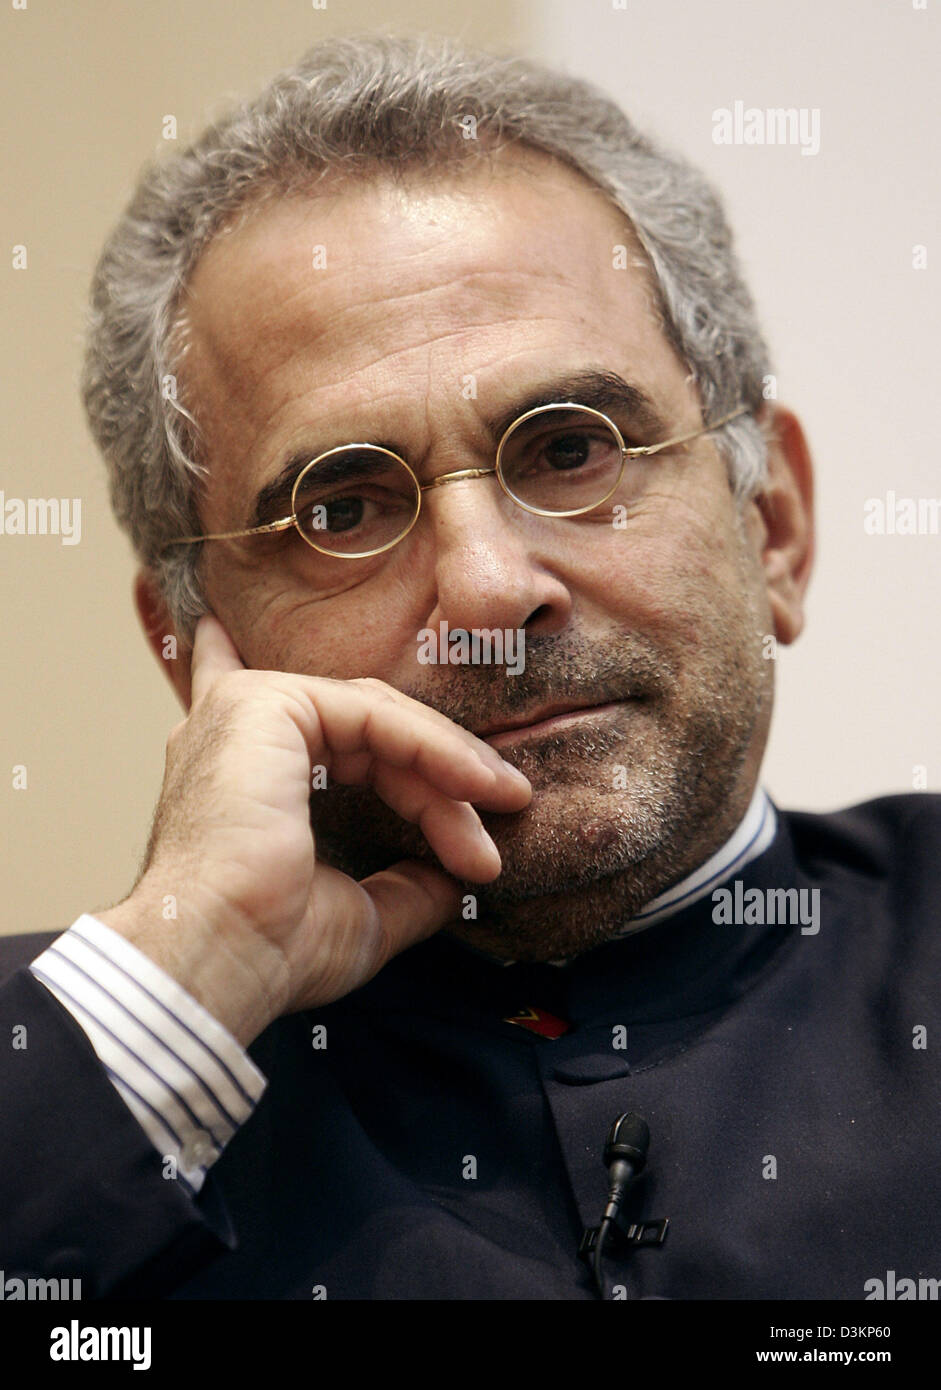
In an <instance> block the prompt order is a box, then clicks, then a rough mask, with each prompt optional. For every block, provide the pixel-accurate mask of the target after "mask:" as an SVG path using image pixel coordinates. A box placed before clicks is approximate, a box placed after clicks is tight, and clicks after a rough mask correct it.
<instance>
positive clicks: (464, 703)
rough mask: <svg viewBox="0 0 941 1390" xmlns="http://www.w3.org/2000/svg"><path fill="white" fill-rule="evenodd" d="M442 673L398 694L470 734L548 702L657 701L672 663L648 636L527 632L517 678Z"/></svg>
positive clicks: (482, 669) (475, 670) (490, 672)
mask: <svg viewBox="0 0 941 1390" xmlns="http://www.w3.org/2000/svg"><path fill="white" fill-rule="evenodd" d="M445 671H446V672H447V674H445V673H444V672H442V674H441V676H440V678H436V677H434V676H431V675H430V671H429V668H428V667H423V668H422V677H421V679H419V680H416V681H415V682H409V683H408V684H400V685H399V689H400V690H401V691H402V693H403V694H405V695H408V696H410V697H411V698H412V699H413V700H419V701H420V702H421V703H422V704H425V705H428V706H429V707H430V708H431V709H434V710H437V712H438V713H439V714H443V715H445V716H446V717H447V718H448V719H451V720H452V721H453V722H454V723H455V724H459V725H461V727H462V728H465V729H469V730H470V731H471V732H472V733H473V732H476V731H477V730H478V729H483V728H486V727H487V726H488V725H490V724H492V723H493V722H494V721H495V720H498V719H502V720H505V719H511V720H515V719H519V718H521V717H522V716H524V715H526V714H529V713H530V712H532V711H534V710H537V709H539V708H540V707H541V706H544V705H548V704H549V703H550V702H552V701H553V700H560V699H564V700H565V701H566V702H568V701H571V702H572V703H573V704H580V705H581V704H584V705H601V704H607V703H608V702H610V701H617V700H627V699H640V700H655V699H658V698H662V697H663V696H664V695H665V694H667V693H668V692H669V691H670V690H671V689H672V687H673V685H674V681H675V668H674V666H673V663H672V662H671V661H669V660H668V659H667V657H666V656H665V655H664V653H663V652H662V651H661V650H659V649H658V648H657V647H656V646H655V645H654V643H653V642H652V641H651V640H650V639H649V638H646V637H642V636H640V635H639V634H637V633H622V632H610V633H604V634H599V635H598V636H596V637H588V636H586V635H584V634H573V633H572V632H566V633H565V634H564V635H562V634H559V635H556V634H550V633H542V634H538V635H536V636H532V637H531V636H529V634H527V636H526V665H525V669H524V670H523V671H521V672H520V673H519V674H518V675H512V676H510V675H508V674H507V672H506V671H505V670H504V669H502V668H501V667H499V666H492V665H476V666H474V665H468V666H460V667H453V666H450V667H446V668H445ZM458 672H460V674H457V673H458Z"/></svg>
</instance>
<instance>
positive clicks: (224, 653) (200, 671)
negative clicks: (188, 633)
mask: <svg viewBox="0 0 941 1390" xmlns="http://www.w3.org/2000/svg"><path fill="white" fill-rule="evenodd" d="M244 670H245V666H244V663H243V662H242V659H241V657H240V656H239V654H238V652H237V651H236V649H235V647H234V645H233V642H232V639H231V637H230V636H229V634H228V633H227V632H226V630H225V628H224V627H223V626H222V624H221V623H220V621H219V619H218V618H217V617H215V615H214V614H212V613H204V614H203V616H202V617H201V618H200V620H199V622H198V623H197V624H196V632H195V635H194V637H193V654H192V657H191V658H190V681H191V689H192V699H191V705H195V704H196V702H197V701H198V700H201V699H202V697H203V696H204V695H205V693H206V691H207V690H208V689H209V687H210V686H211V685H212V683H213V681H214V680H215V679H216V678H217V677H218V676H222V675H225V673H226V671H244Z"/></svg>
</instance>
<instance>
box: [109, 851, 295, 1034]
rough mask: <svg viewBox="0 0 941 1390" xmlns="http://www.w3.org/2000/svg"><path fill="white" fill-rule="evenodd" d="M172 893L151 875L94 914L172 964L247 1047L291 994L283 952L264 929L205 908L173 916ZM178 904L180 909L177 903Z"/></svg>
mask: <svg viewBox="0 0 941 1390" xmlns="http://www.w3.org/2000/svg"><path fill="white" fill-rule="evenodd" d="M167 910H168V903H167V898H166V895H164V894H163V893H162V892H161V893H156V892H154V891H153V888H152V885H150V884H148V883H147V881H146V876H145V877H144V878H143V879H141V881H140V883H139V884H138V885H137V887H136V888H135V889H134V890H133V892H132V893H131V894H130V896H129V897H128V898H126V899H125V900H124V902H122V903H118V904H117V906H115V907H112V908H108V909H107V910H105V911H103V912H96V913H95V914H94V916H95V917H96V918H97V919H98V921H99V922H101V923H103V924H104V926H106V927H109V928H110V929H111V930H112V931H115V932H117V933H118V934H119V935H120V936H123V937H124V939H125V940H126V941H128V942H129V943H130V944H131V945H132V946H135V947H136V948H137V949H138V950H139V951H141V952H142V953H143V954H144V955H146V956H148V957H149V958H150V959H151V960H152V961H153V962H154V964H155V965H158V966H159V967H160V968H161V969H162V970H165V971H166V973H167V974H168V975H170V976H171V977H172V978H173V979H174V980H176V982H177V984H179V985H181V986H182V988H183V989H185V990H186V991H187V993H188V994H190V995H192V997H193V998H194V999H195V1000H196V1001H197V1002H198V1003H199V1004H201V1005H202V1007H203V1008H204V1009H206V1010H207V1011H208V1012H209V1013H211V1014H212V1015H213V1017H214V1018H216V1019H217V1020H218V1022H219V1023H221V1024H222V1026H223V1027H224V1028H226V1029H227V1030H228V1031H229V1032H230V1033H231V1034H232V1036H233V1037H234V1038H236V1039H237V1040H238V1042H239V1043H240V1044H241V1045H242V1046H243V1047H247V1046H248V1044H249V1043H250V1042H252V1041H253V1040H254V1039H255V1038H256V1037H258V1035H259V1034H260V1033H262V1032H263V1031H264V1030H265V1028H266V1027H267V1026H268V1024H269V1023H271V1022H272V1021H273V1020H274V1019H275V1018H277V1017H278V1016H279V1015H280V1014H282V1013H284V1012H285V1009H286V1004H287V1000H288V998H289V995H288V988H287V985H288V973H289V972H288V966H287V962H286V961H285V959H284V956H283V954H282V953H281V952H280V951H279V950H278V949H277V947H275V946H273V945H272V944H271V943H270V942H267V941H265V940H264V939H263V938H262V937H260V936H259V935H258V933H257V932H254V931H252V930H251V929H250V928H248V927H246V926H244V925H243V924H241V923H238V922H235V921H232V920H229V921H227V922H225V923H224V924H223V923H222V922H221V921H219V920H214V918H213V917H212V916H210V915H209V914H208V913H206V912H205V911H193V910H187V911H186V912H185V913H183V912H181V913H180V915H179V917H177V916H175V915H174V916H171V917H169V918H167V917H166V916H165V913H166V911H167ZM173 911H174V913H175V911H176V904H175V903H174V906H173Z"/></svg>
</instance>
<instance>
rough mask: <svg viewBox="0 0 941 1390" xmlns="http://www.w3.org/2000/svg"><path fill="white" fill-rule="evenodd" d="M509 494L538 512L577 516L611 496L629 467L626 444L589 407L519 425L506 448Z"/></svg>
mask: <svg viewBox="0 0 941 1390" xmlns="http://www.w3.org/2000/svg"><path fill="white" fill-rule="evenodd" d="M499 467H500V473H501V476H502V478H503V485H504V487H505V488H506V490H507V492H509V493H510V494H511V496H512V497H515V498H516V500H517V501H518V502H521V503H522V504H523V506H524V507H529V508H531V509H532V510H533V511H537V512H550V513H557V514H559V515H563V516H564V515H565V514H566V513H568V514H569V515H574V514H575V513H577V512H585V511H590V510H591V508H592V507H596V506H598V505H599V503H601V502H603V501H605V499H606V498H607V497H610V495H611V493H612V492H613V491H614V489H615V488H616V487H617V485H618V481H619V479H620V476H621V472H622V468H623V458H622V454H621V441H620V439H619V438H618V436H617V434H615V432H614V429H613V428H612V426H611V425H610V424H608V423H607V421H606V420H605V419H604V417H603V416H601V415H596V414H595V413H594V411H591V410H588V409H587V407H586V408H582V409H577V408H576V409H573V408H571V407H569V406H561V407H555V406H552V407H547V408H546V409H545V410H539V411H537V412H536V413H535V414H534V415H530V416H529V418H528V419H523V420H522V421H520V423H518V424H516V425H514V427H513V429H512V430H511V431H510V433H509V434H508V435H507V436H506V437H505V439H504V441H503V444H502V446H501V448H500V457H499Z"/></svg>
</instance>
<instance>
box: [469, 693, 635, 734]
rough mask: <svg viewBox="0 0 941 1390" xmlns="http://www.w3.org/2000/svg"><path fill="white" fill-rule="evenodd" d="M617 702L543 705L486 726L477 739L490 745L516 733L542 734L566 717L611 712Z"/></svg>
mask: <svg viewBox="0 0 941 1390" xmlns="http://www.w3.org/2000/svg"><path fill="white" fill-rule="evenodd" d="M618 703H620V702H619V701H604V702H603V703H599V704H573V703H572V702H571V701H560V702H558V703H557V704H553V705H545V706H543V708H542V709H538V710H534V711H533V712H532V713H531V714H524V715H520V717H519V718H518V719H507V720H504V721H503V722H502V723H493V724H488V725H487V726H486V727H485V728H484V729H482V730H481V731H480V732H479V733H478V734H477V737H478V738H481V739H483V740H484V741H485V742H488V743H492V742H493V740H494V739H496V738H500V737H501V736H502V735H505V734H506V735H509V734H513V733H515V732H517V731H523V730H525V731H526V732H530V731H532V732H542V731H543V729H544V728H545V729H546V731H548V730H549V729H550V728H552V727H555V726H557V725H560V724H562V723H563V722H564V720H565V716H566V715H571V716H573V717H574V716H578V715H590V714H594V713H598V714H601V713H607V712H608V711H610V710H613V709H614V708H615V706H616V705H617V704H618Z"/></svg>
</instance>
